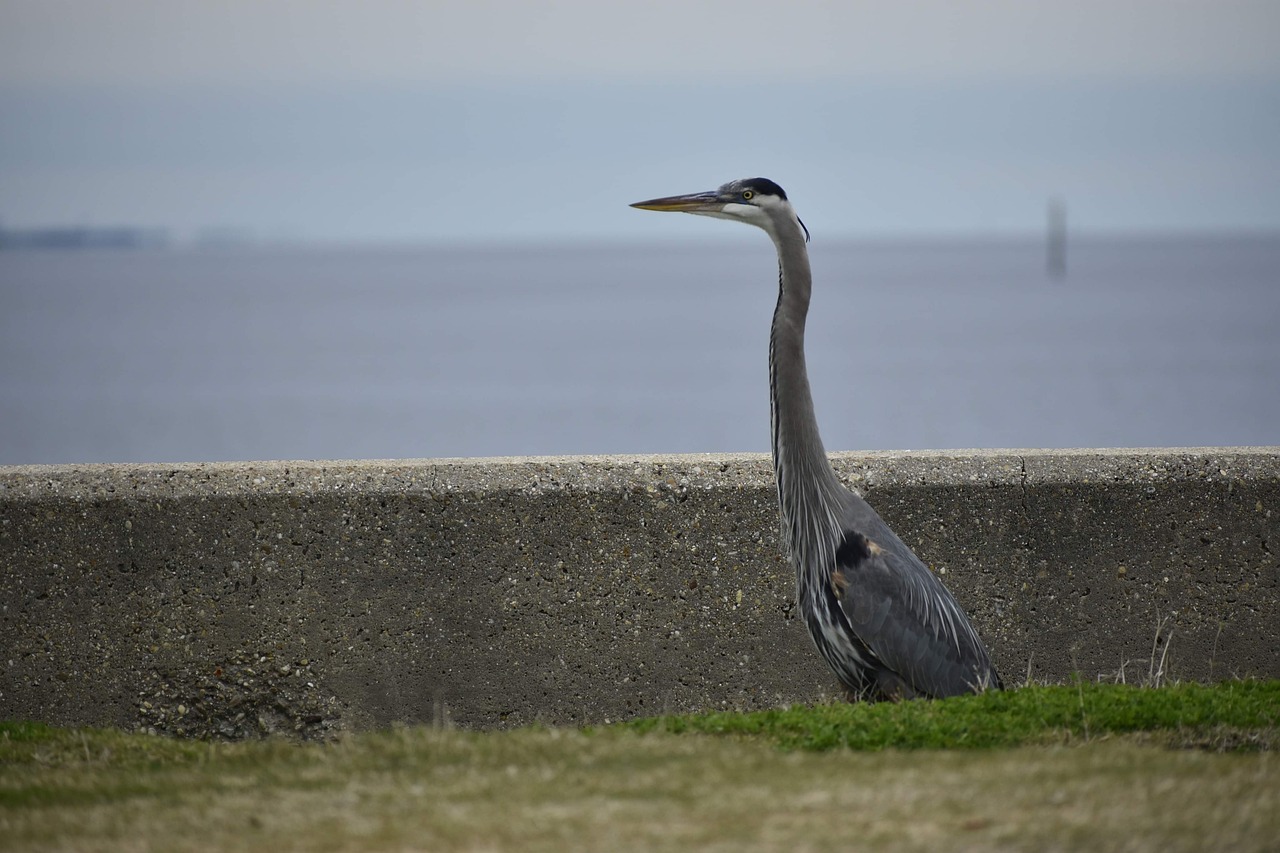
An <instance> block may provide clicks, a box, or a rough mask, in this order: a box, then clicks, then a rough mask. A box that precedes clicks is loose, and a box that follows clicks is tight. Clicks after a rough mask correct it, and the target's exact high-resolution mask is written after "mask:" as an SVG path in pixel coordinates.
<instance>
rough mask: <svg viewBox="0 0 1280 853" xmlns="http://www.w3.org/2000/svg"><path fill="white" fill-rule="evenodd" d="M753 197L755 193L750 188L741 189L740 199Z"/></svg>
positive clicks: (744, 199) (745, 199)
mask: <svg viewBox="0 0 1280 853" xmlns="http://www.w3.org/2000/svg"><path fill="white" fill-rule="evenodd" d="M755 197H756V194H755V193H753V192H752V191H751V190H743V191H742V200H743V201H751V199H753V198H755Z"/></svg>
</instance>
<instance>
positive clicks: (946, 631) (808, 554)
mask: <svg viewBox="0 0 1280 853" xmlns="http://www.w3.org/2000/svg"><path fill="white" fill-rule="evenodd" d="M631 206H632V207H638V208H641V209H643V210H673V211H680V212H682V213H696V214H699V215H702V216H715V217H718V218H720V219H732V220H736V221H738V222H746V223H748V224H750V225H755V226H757V227H759V228H763V229H764V230H765V232H767V233H768V235H769V236H770V237H772V238H773V243H774V246H776V247H777V250H778V268H779V273H778V305H777V308H775V309H774V312H773V330H772V332H771V333H770V336H769V403H770V410H771V420H772V429H773V467H774V472H775V474H776V475H777V485H778V507H779V510H780V512H781V515H782V538H783V545H784V547H785V548H786V551H787V555H788V557H789V559H790V560H791V563H792V565H793V566H794V567H795V570H796V598H797V601H798V602H799V604H800V612H801V613H802V614H803V616H804V621H805V624H806V625H807V626H808V628H809V634H810V635H811V636H812V637H813V641H814V644H815V645H817V647H818V651H819V652H820V653H821V654H822V657H823V658H824V659H825V660H826V662H827V663H828V664H829V665H830V667H831V668H832V669H833V670H834V671H835V674H836V676H837V677H838V678H839V679H840V683H841V684H842V685H843V686H844V688H845V690H846V691H847V693H848V694H849V697H850V698H851V699H859V698H865V699H902V698H910V697H915V696H930V697H941V696H953V695H956V694H960V693H968V692H973V691H980V690H984V689H987V688H991V687H1000V686H1001V683H1000V676H999V675H998V674H997V673H996V669H995V667H994V666H993V665H992V663H991V658H990V656H989V655H988V654H987V650H986V648H985V647H984V646H983V645H982V640H980V639H978V634H977V632H976V631H974V629H973V626H972V625H971V624H970V623H969V618H968V616H966V615H965V612H964V610H963V609H961V607H960V605H958V604H957V603H956V600H955V599H954V598H952V597H951V593H950V592H948V591H947V588H946V587H944V586H943V585H942V583H941V581H939V580H938V578H937V577H936V576H935V575H934V574H933V573H932V572H930V571H929V570H928V569H927V568H925V566H924V564H923V563H921V562H920V560H919V558H918V557H916V555H915V554H913V553H912V552H911V549H910V548H908V547H907V546H906V545H904V544H903V543H902V540H901V539H899V538H898V537H897V536H896V535H894V533H893V531H892V530H890V529H889V526H888V525H887V524H885V523H884V521H883V520H882V519H881V518H880V516H879V515H877V514H876V511H875V510H873V509H872V508H871V507H870V506H869V505H868V504H867V502H866V501H864V500H863V499H862V498H860V497H859V496H858V495H856V494H854V493H853V492H851V491H849V490H848V489H846V488H844V486H842V485H841V484H840V481H839V479H838V478H837V477H836V473H835V471H834V470H833V469H832V467H831V464H830V462H829V461H828V460H827V454H826V451H825V450H824V449H823V446H822V439H821V438H820V437H819V436H818V422H817V419H816V418H815V417H814V413H813V397H812V395H811V394H810V392H809V376H808V372H807V371H806V369H805V358H804V326H805V317H806V316H807V315H808V313H809V293H810V289H811V286H812V275H811V274H810V271H809V252H808V250H807V248H806V247H805V244H806V243H807V242H808V240H809V232H808V229H806V228H805V227H804V223H803V222H801V221H800V217H798V216H797V215H796V213H795V210H794V209H793V208H792V207H791V203H790V202H789V201H787V194H786V193H785V192H783V190H782V187H780V186H778V185H777V184H775V183H774V182H773V181H770V180H768V179H766V178H744V179H743V180H739V181H731V182H729V183H727V184H725V185H724V186H722V187H720V188H719V189H718V190H713V191H711V192H702V193H693V194H691V195H678V196H669V197H667V198H655V199H652V200H650V201H640V202H636V203H635V204H633V205H631Z"/></svg>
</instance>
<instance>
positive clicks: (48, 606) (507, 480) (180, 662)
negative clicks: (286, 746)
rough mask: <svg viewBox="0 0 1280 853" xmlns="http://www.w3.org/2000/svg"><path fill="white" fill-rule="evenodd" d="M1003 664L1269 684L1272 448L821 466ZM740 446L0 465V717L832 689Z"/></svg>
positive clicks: (385, 707)
mask: <svg viewBox="0 0 1280 853" xmlns="http://www.w3.org/2000/svg"><path fill="white" fill-rule="evenodd" d="M833 461H834V463H835V464H836V467H837V470H838V471H839V472H840V474H841V477H842V478H843V479H844V480H845V482H846V483H848V484H849V485H850V486H852V487H854V488H856V489H858V490H859V491H861V492H862V494H863V495H864V496H865V497H866V498H867V499H868V500H869V501H871V503H872V504H873V505H874V506H876V508H877V509H878V510H879V511H880V513H881V514H882V515H883V516H884V517H885V519H886V520H887V521H888V522H889V523H890V524H891V525H893V527H894V528H895V529H896V530H897V531H898V533H899V534H900V535H901V536H902V538H903V539H904V540H906V541H907V542H908V543H909V544H911V545H913V547H915V549H916V551H917V553H918V554H919V555H920V556H921V558H922V559H923V560H924V561H925V562H926V563H927V564H928V565H930V566H931V567H932V568H934V569H935V570H936V571H939V572H941V573H943V578H944V580H945V581H946V583H947V584H948V585H949V586H950V587H951V589H952V591H953V592H954V593H955V594H956V597H957V598H958V599H959V600H960V602H961V603H962V604H963V605H964V606H965V607H966V608H967V609H968V610H969V613H970V614H971V616H972V617H973V619H974V622H975V623H976V625H977V626H978V628H979V630H980V632H981V633H982V635H983V637H984V638H985V639H986V641H987V643H988V645H989V646H990V648H991V649H992V651H993V653H994V656H995V658H996V661H997V663H998V665H999V667H1000V669H1001V672H1002V674H1003V675H1004V677H1005V680H1006V682H1008V683H1011V684H1018V683H1021V682H1022V681H1023V680H1024V679H1025V678H1026V677H1027V675H1028V673H1029V674H1030V676H1031V677H1032V678H1033V679H1037V680H1041V679H1043V680H1062V679H1065V678H1068V677H1069V676H1070V674H1071V673H1072V672H1080V673H1082V674H1083V676H1084V677H1086V678H1096V677H1106V678H1114V677H1123V678H1125V679H1127V680H1130V681H1141V680H1143V679H1144V678H1146V677H1148V675H1149V674H1150V673H1151V672H1153V671H1154V670H1155V669H1156V668H1159V667H1161V666H1163V669H1164V671H1165V673H1166V674H1167V675H1172V676H1174V677H1178V678H1184V679H1196V680H1218V679H1223V678H1228V677H1233V676H1262V677H1269V678H1276V677H1280V569H1278V567H1277V562H1278V558H1277V552H1280V448H1213V449H1177V450H1133V451H1129V450H1103V451H1049V452H1046V451H1025V452H1019V451H992V452H988V451H972V452H965V451H960V452H948V453H890V454H836V455H834V456H833ZM793 596H794V580H793V578H792V575H791V571H790V569H789V568H788V566H787V565H786V564H785V563H784V562H783V561H782V559H781V557H780V556H779V554H778V544H777V519H776V510H775V506H774V494H773V478H772V471H771V468H770V466H769V463H768V460H767V459H766V458H765V457H763V456H760V455H700V456H663V457H657V456H637V457H624V456H615V457H581V458H567V457H566V458H541V459H487V460H426V461H374V462H278V463H277V462H273V463H252V464H249V463H245V464H202V465H86V466H25V467H10V468H0V607H2V610H0V656H2V657H0V718H27V719H38V720H45V721H49V722H53V723H60V724H110V725H118V726H125V727H137V726H142V727H150V728H154V729H156V730H158V731H162V732H170V733H176V734H188V735H202V736H204V735H220V736H228V737H236V736H245V735H251V734H256V733H262V732H274V731H279V732H290V733H297V734H301V735H303V736H322V735H324V734H325V733H326V732H329V731H332V730H335V729H341V728H366V727H371V726H380V725H386V724H388V723H391V722H393V721H405V722H427V721H433V720H436V721H439V720H443V719H446V718H447V719H449V720H452V721H453V722H455V723H458V724H461V725H465V726H470V727H483V728H491V727H503V726H510V725H517V724H523V723H529V722H532V721H535V720H541V721H544V722H546V723H549V724H579V723H586V722H598V721H603V720H611V719H619V718H624V717H629V716H635V715H644V714H653V713H659V712H663V711H686V710H694V709H704V708H759V707H766V706H775V705H780V704H783V703H788V702H803V701H812V700H817V699H820V698H822V697H823V696H830V695H833V694H834V693H835V692H836V691H835V683H834V679H833V678H832V677H831V676H830V675H829V674H828V673H827V671H826V670H825V668H824V666H823V665H822V664H821V663H820V661H819V660H818V657H817V655H816V653H815V652H814V650H813V648H812V646H811V644H810V641H809V639H808V637H807V635H806V634H805V631H804V628H803V626H802V625H801V623H800V621H799V620H798V619H797V618H796V616H797V614H796V611H795V603H794V600H793Z"/></svg>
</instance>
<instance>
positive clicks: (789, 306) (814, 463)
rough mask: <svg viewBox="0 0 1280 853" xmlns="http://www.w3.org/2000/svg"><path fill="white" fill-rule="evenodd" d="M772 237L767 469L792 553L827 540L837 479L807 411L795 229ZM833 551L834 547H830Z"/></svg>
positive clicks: (804, 309) (805, 301)
mask: <svg viewBox="0 0 1280 853" xmlns="http://www.w3.org/2000/svg"><path fill="white" fill-rule="evenodd" d="M794 232H795V233H794V234H793V233H790V232H789V231H786V230H783V231H782V232H781V235H780V236H778V237H775V240H774V242H775V243H776V244H777V247H778V267H779V273H778V305H777V308H775V309H774V312H773V331H772V334H771V335H770V337H769V386H770V387H769V398H770V406H771V411H772V420H773V466H774V471H775V473H776V474H777V478H778V503H779V506H780V509H781V512H782V525H783V535H784V536H785V537H786V538H787V539H788V542H787V544H788V546H789V548H790V550H791V551H792V553H793V555H798V553H799V552H805V551H809V550H811V548H812V547H814V546H817V545H819V544H820V543H822V542H823V541H824V540H826V539H827V538H828V537H827V535H826V534H828V533H829V532H831V531H828V530H826V528H827V527H828V526H829V522H831V521H832V519H833V518H834V515H833V513H834V511H835V509H836V506H835V500H836V499H835V495H836V494H837V492H838V491H839V488H840V485H839V480H838V479H837V478H836V475H835V472H834V471H833V470H832V469H831V464H830V463H829V462H828V461H827V454H826V450H824V449H823V446H822V439H821V437H819V435H818V421H817V418H816V417H815V415H814V412H813V395H812V394H811V393H810V391H809V375H808V372H807V370H806V369H805V361H804V326H805V318H806V317H807V315H808V313H809V292H810V288H811V286H812V276H811V274H810V272H809V254H808V252H807V251H806V249H805V245H804V237H803V235H802V234H801V233H800V231H799V227H798V224H797V227H796V228H795V229H794ZM832 547H834V546H832Z"/></svg>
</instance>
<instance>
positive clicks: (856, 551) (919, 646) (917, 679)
mask: <svg viewBox="0 0 1280 853" xmlns="http://www.w3.org/2000/svg"><path fill="white" fill-rule="evenodd" d="M867 509H868V512H870V508H869V507H868V508H867ZM860 521H861V522H862V524H860V525H859V527H861V528H862V529H861V531H858V530H850V531H848V532H846V534H845V537H844V540H843V541H842V542H841V544H840V547H839V549H838V550H837V552H836V568H835V572H834V573H833V574H832V589H833V591H834V592H835V594H836V597H837V598H838V599H839V601H840V609H841V610H842V611H843V612H844V615H845V618H847V619H848V620H849V624H850V626H851V627H852V628H853V632H854V633H855V634H856V635H857V636H858V638H859V639H860V640H862V642H863V643H864V644H865V645H866V646H867V647H868V648H869V649H870V650H871V651H872V652H873V653H874V654H875V655H876V657H877V658H879V659H880V662H881V663H882V664H883V666H884V667H885V668H886V669H887V670H889V671H890V673H892V674H893V675H896V676H897V677H898V678H900V679H901V680H902V681H903V682H905V684H906V686H908V687H909V688H910V689H911V691H912V692H914V693H917V694H923V695H927V696H935V697H938V696H954V695H957V694H961V693H971V692H974V691H975V690H979V689H982V688H984V687H988V686H999V683H1000V682H999V676H998V675H997V674H996V671H995V668H994V667H993V666H992V665H991V660H990V658H989V656H988V655H987V651H986V648H985V647H984V646H983V645H982V641H981V640H980V639H979V638H978V634H977V632H976V631H974V629H973V626H972V625H971V624H970V622H969V617H968V616H966V615H965V612H964V610H962V609H961V607H960V605H959V604H957V603H956V600H955V599H954V598H953V597H952V596H951V593H950V592H948V591H947V588H946V587H944V586H943V585H942V582H941V581H939V580H938V578H937V577H935V576H934V574H933V573H932V572H930V571H929V570H928V569H927V568H925V566H924V564H923V563H921V562H920V560H919V559H918V558H917V557H916V555H915V554H913V553H911V550H910V549H909V548H907V546H906V545H904V544H903V543H902V540H900V539H898V537H897V536H895V535H894V533H893V531H891V530H890V529H889V528H888V526H887V525H885V523H884V522H883V521H881V520H880V518H879V516H877V515H875V514H874V513H873V512H872V513H871V515H870V517H869V518H863V519H860Z"/></svg>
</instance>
